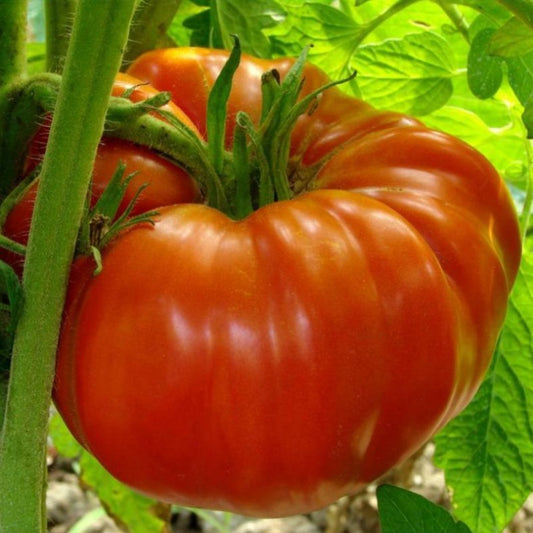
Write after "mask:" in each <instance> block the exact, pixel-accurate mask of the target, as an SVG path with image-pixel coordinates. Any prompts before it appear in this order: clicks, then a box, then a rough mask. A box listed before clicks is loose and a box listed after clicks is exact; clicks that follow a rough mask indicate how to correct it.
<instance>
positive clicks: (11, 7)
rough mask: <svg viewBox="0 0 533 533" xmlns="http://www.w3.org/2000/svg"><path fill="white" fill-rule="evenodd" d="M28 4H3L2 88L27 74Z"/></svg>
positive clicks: (0, 34) (0, 28) (0, 32)
mask: <svg viewBox="0 0 533 533" xmlns="http://www.w3.org/2000/svg"><path fill="white" fill-rule="evenodd" d="M27 10H28V8H27V2H26V1H24V0H17V1H16V2H2V23H1V24H0V87H5V86H7V85H9V84H10V83H11V82H12V81H15V80H17V79H18V78H21V77H23V76H24V75H25V74H26V39H27V35H26V25H27V18H26V17H27Z"/></svg>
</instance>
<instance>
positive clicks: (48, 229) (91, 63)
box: [0, 0, 135, 533]
mask: <svg viewBox="0 0 533 533" xmlns="http://www.w3.org/2000/svg"><path fill="white" fill-rule="evenodd" d="M8 3H9V4H18V3H19V2H8ZM134 6H135V0H122V1H121V2H103V3H101V4H100V5H99V9H94V2H92V1H91V0H80V2H79V5H78V10H77V13H76V18H75V21H74V27H73V32H72V36H71V43H70V47H69V50H68V53H67V58H66V62H65V69H64V75H63V79H62V82H61V88H60V92H59V97H58V101H57V105H56V111H55V113H54V118H53V121H52V129H51V133H50V140H49V143H48V146H47V151H46V155H45V158H44V162H43V168H42V173H41V177H40V180H41V181H40V185H39V191H38V195H37V201H36V204H35V209H34V213H33V222H32V227H31V231H30V236H29V241H28V248H27V254H26V263H25V270H24V277H23V290H24V306H23V309H22V312H21V316H20V320H19V323H18V327H17V330H16V333H15V339H14V347H13V357H12V364H11V369H10V383H9V388H8V397H7V402H6V409H5V420H4V425H3V430H2V435H1V438H0V530H1V531H28V532H29V531H31V532H35V533H37V532H44V531H46V520H45V507H44V501H45V498H44V496H45V479H46V469H45V452H46V436H47V432H46V430H47V424H48V414H49V413H48V410H49V404H50V394H51V388H52V382H53V376H54V363H55V353H56V349H57V340H58V336H59V327H60V323H61V313H62V307H63V302H64V298H65V292H66V285H67V279H68V272H69V265H70V262H71V260H72V256H73V253H74V247H75V242H76V237H77V233H78V229H79V225H80V220H81V217H82V213H83V209H84V204H85V198H86V194H87V189H88V186H89V181H90V175H91V170H92V166H93V163H94V158H95V155H96V149H97V146H98V143H99V140H100V137H101V134H102V131H103V126H104V118H105V113H106V109H107V105H108V102H109V95H110V93H111V88H112V85H113V82H114V78H115V75H116V72H117V71H118V68H119V65H120V61H121V57H122V50H123V49H124V47H125V44H126V40H127V34H128V28H129V24H130V21H131V17H132V14H133V9H134ZM95 28H98V30H99V31H97V32H95V31H94V29H95Z"/></svg>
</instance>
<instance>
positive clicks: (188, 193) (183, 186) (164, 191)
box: [2, 73, 200, 271]
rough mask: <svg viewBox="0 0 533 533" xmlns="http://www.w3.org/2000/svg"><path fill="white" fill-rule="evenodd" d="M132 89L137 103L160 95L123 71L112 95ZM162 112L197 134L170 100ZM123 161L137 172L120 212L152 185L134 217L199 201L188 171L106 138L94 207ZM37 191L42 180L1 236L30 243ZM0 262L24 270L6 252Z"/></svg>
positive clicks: (29, 164)
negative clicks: (168, 113)
mask: <svg viewBox="0 0 533 533" xmlns="http://www.w3.org/2000/svg"><path fill="white" fill-rule="evenodd" d="M132 87H135V89H134V90H133V91H132V92H131V94H130V95H129V98H130V100H132V101H133V102H140V101H142V100H146V99H147V98H150V97H151V96H154V95H156V94H157V93H158V92H159V91H157V90H156V89H154V88H153V87H152V86H150V85H147V84H144V83H143V82H141V81H139V80H137V79H136V78H134V77H132V76H129V75H127V74H122V73H119V74H118V75H117V78H116V81H115V84H114V86H113V92H112V95H113V96H121V95H122V94H124V92H125V91H126V90H128V89H130V88H132ZM162 109H164V110H165V111H168V112H170V113H172V114H173V115H174V116H175V117H176V118H178V119H179V120H181V121H182V122H184V123H185V124H186V125H187V126H189V127H190V128H191V129H192V130H193V131H195V132H197V133H198V135H199V132H198V130H197V128H196V127H195V126H194V124H193V123H192V122H191V120H190V119H189V118H188V117H187V115H186V114H185V113H184V112H183V111H182V110H181V109H180V108H179V107H178V106H176V105H175V104H174V103H172V102H169V103H168V104H166V105H165V106H163V108H162ZM50 124H51V119H50V117H46V119H45V121H44V123H43V125H42V126H41V127H40V128H39V130H38V131H37V133H36V134H35V136H34V138H33V139H32V141H31V143H30V146H29V150H28V154H27V158H26V164H25V173H28V172H31V171H33V170H34V169H35V168H36V166H37V165H38V164H39V163H40V162H41V161H42V159H43V157H44V152H45V150H46V143H47V141H48V135H49V132H50ZM119 163H123V164H124V165H125V174H124V175H125V176H127V175H128V174H131V173H135V176H134V177H133V178H132V179H131V181H130V183H129V185H128V187H127V189H126V192H125V194H124V197H123V199H122V202H121V204H120V207H119V210H118V214H121V213H122V212H123V211H124V209H125V208H126V207H127V206H128V204H129V203H130V202H131V201H132V200H133V198H134V197H135V195H136V194H137V192H138V191H139V188H141V187H142V186H143V185H148V186H147V187H146V188H145V189H144V190H143V191H142V192H141V194H140V195H139V197H138V198H137V200H136V202H135V205H134V207H133V210H132V212H131V215H132V216H135V215H138V214H140V213H144V212H146V211H150V210H152V209H155V208H157V207H160V206H164V205H172V204H178V203H187V202H197V201H198V200H199V199H200V192H199V189H198V187H197V185H196V182H195V181H194V180H193V179H192V178H190V177H189V176H188V175H187V174H186V173H185V171H184V170H182V169H181V168H180V167H178V166H177V165H175V164H174V163H172V162H171V161H169V160H167V159H165V158H164V157H163V156H162V155H161V154H159V153H157V152H155V151H153V150H151V149H150V148H147V147H145V146H141V145H137V144H134V143H132V142H129V141H125V140H122V139H117V138H112V137H103V138H102V141H101V142H100V145H99V147H98V151H97V154H96V159H95V162H94V167H93V174H92V186H91V205H94V204H95V203H96V201H97V199H98V198H99V197H100V196H101V194H102V192H103V191H104V189H105V188H106V186H107V184H108V183H109V181H110V179H111V177H112V176H113V174H114V172H115V170H116V169H117V166H118V165H119ZM37 189H38V180H37V181H35V182H34V183H33V184H32V185H31V186H29V187H28V189H27V190H26V191H25V192H24V193H23V195H22V198H21V199H20V200H19V201H18V202H17V204H16V205H15V206H14V207H13V208H12V209H11V211H10V212H9V213H8V215H7V217H6V219H5V221H4V224H3V226H2V233H3V234H4V235H5V236H6V237H9V238H10V239H12V240H14V241H16V242H19V243H21V244H24V245H25V244H26V243H27V241H28V235H29V231H30V224H31V217H32V213H33V205H34V203H35V198H36V195H37ZM2 259H4V260H5V261H6V262H8V263H9V264H11V265H12V266H14V267H15V268H16V270H17V271H20V270H21V268H22V263H23V259H22V257H20V256H15V255H13V254H10V253H8V252H5V251H2Z"/></svg>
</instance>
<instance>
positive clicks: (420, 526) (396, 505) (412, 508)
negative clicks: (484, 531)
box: [377, 485, 470, 533]
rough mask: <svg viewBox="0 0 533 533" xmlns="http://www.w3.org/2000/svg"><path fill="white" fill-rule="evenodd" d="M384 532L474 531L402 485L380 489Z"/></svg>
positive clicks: (461, 532)
mask: <svg viewBox="0 0 533 533" xmlns="http://www.w3.org/2000/svg"><path fill="white" fill-rule="evenodd" d="M377 497H378V509H379V518H380V521H381V531H382V533H415V532H416V533H418V532H420V533H421V532H422V531H423V532H424V533H470V530H469V529H468V527H467V526H466V525H465V524H463V523H462V522H456V521H455V520H454V519H453V517H452V516H451V515H450V514H449V513H448V512H447V511H446V510H445V509H443V508H442V507H439V506H438V505H435V504H434V503H433V502H430V501H429V500H426V498H424V497H422V496H420V495H419V494H415V493H414V492H410V491H408V490H405V489H400V488H399V487H393V486H391V485H381V486H380V487H378V489H377Z"/></svg>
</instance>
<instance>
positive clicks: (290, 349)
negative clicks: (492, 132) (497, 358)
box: [54, 49, 521, 516]
mask: <svg viewBox="0 0 533 533" xmlns="http://www.w3.org/2000/svg"><path fill="white" fill-rule="evenodd" d="M221 54H222V53H221V52H220V51H201V50H200V49H192V50H181V51H179V52H178V51H159V53H155V52H153V53H149V54H148V55H147V58H148V59H146V58H144V56H143V57H141V58H140V60H139V61H138V62H137V63H135V64H134V65H133V67H132V69H131V71H132V72H134V73H135V74H136V75H138V76H139V77H140V78H142V79H146V78H144V77H143V75H142V72H139V70H138V69H140V67H139V65H142V66H143V68H145V69H148V68H150V69H151V71H150V72H149V75H150V76H151V77H153V80H152V79H151V80H150V81H151V82H153V83H154V85H155V86H156V87H157V88H158V89H160V90H171V89H172V88H171V87H170V86H162V85H161V84H160V81H161V80H163V81H164V79H163V78H164V74H165V73H168V74H169V79H172V76H173V75H174V74H175V71H172V72H170V70H171V67H172V60H174V61H175V62H176V65H175V67H174V68H175V69H176V71H178V70H179V71H180V72H188V74H187V77H184V78H182V80H181V82H180V83H182V85H180V87H181V90H182V93H181V94H182V95H183V97H184V98H187V96H188V95H189V96H190V98H191V99H194V100H191V101H192V102H193V103H194V105H195V106H196V105H198V106H200V103H199V102H200V101H203V100H202V99H203V94H204V92H203V91H204V89H205V87H206V85H207V86H208V85H209V83H210V82H209V81H206V80H208V77H207V74H206V72H211V71H210V70H209V69H210V68H211V67H212V65H215V66H216V68H219V66H217V65H221V60H220V55H221ZM181 57H186V58H190V57H192V58H193V59H194V60H193V61H190V60H189V59H187V60H186V61H184V64H185V66H184V65H183V64H182V63H180V61H181V59H179V58H181ZM176 58H178V59H179V61H178V59H176ZM250 63H251V64H250ZM288 63H290V62H287V64H288ZM263 64H264V62H263V63H262V62H260V61H258V60H255V59H253V58H248V57H247V56H244V57H243V61H242V63H241V67H240V68H242V69H243V70H242V71H240V72H242V74H239V71H238V76H242V77H241V78H239V77H237V79H238V80H241V82H242V83H244V82H247V83H248V86H247V90H246V91H244V89H241V87H244V85H243V86H241V85H239V84H237V85H236V88H237V89H236V90H237V92H235V93H234V94H233V95H232V98H234V99H235V100H231V99H230V102H233V103H232V105H235V106H236V105H238V104H239V101H238V98H239V95H240V93H239V91H241V92H243V91H244V92H246V94H245V95H243V100H242V104H243V106H242V107H243V108H244V110H245V111H247V112H250V111H253V112H255V113H256V114H255V115H253V114H252V116H255V118H256V119H257V116H258V115H257V113H258V110H259V109H260V103H259V100H255V101H254V99H253V98H256V96H254V95H255V93H254V90H253V89H252V88H251V87H252V86H253V84H254V83H257V82H258V81H259V74H258V72H259V66H261V65H263ZM191 65H192V66H191ZM258 65H259V66H258ZM280 65H281V66H280ZM283 65H285V63H284V62H283V60H282V61H279V62H278V61H273V62H267V63H266V64H265V66H266V67H272V66H276V67H277V68H279V70H280V71H282V68H285V67H283ZM180 69H185V70H180ZM187 69H192V71H191V72H189V70H187ZM194 69H196V71H197V73H196V74H194ZM147 72H148V70H147ZM306 72H307V75H306V80H308V81H309V83H308V85H307V89H309V88H310V87H311V86H312V85H313V83H315V82H316V84H317V85H322V84H323V83H324V81H325V77H324V75H323V74H322V73H321V72H320V71H319V70H318V69H314V67H310V66H309V67H307V70H306ZM209 75H210V76H211V74H209ZM147 76H148V75H147ZM160 78H161V79H160ZM209 79H210V78H209ZM313 80H314V81H313ZM167 81H168V80H167ZM161 83H162V82H161ZM195 84H198V85H197V86H196V90H194V89H195V87H194V85H195ZM175 97H176V98H177V96H175ZM257 98H258V97H257ZM178 105H180V107H181V106H182V103H181V102H179V101H178ZM184 109H186V107H184ZM186 110H187V109H186ZM254 110H255V111H254ZM196 112H197V115H196V118H195V117H194V116H191V118H192V119H193V121H194V122H195V124H196V125H197V126H198V129H199V130H200V131H201V132H202V131H204V128H205V124H204V123H203V122H202V120H203V119H202V116H201V110H197V111H196ZM198 117H199V118H198ZM231 120H232V118H231V116H230V118H229V125H230V126H231ZM314 120H316V123H314V122H313V121H314ZM230 130H231V128H230ZM292 140H293V153H294V154H297V153H298V154H299V155H301V156H302V161H303V162H304V164H310V163H312V162H315V161H317V160H318V159H320V158H321V157H322V156H323V155H324V154H330V155H331V158H330V159H329V160H328V161H327V163H326V164H325V165H324V166H323V167H322V168H321V170H320V172H319V174H318V176H317V177H316V179H315V180H314V181H313V182H312V183H310V184H309V185H308V189H309V190H308V191H306V192H304V193H302V194H300V195H298V196H296V197H295V198H294V199H293V200H290V201H284V202H278V203H274V204H270V205H267V206H265V207H262V208H261V209H259V210H257V211H255V212H254V213H252V214H251V215H250V216H248V217H246V218H244V219H243V220H240V221H233V220H231V219H229V218H228V217H226V216H225V215H223V214H221V213H220V212H218V211H216V210H215V209H212V208H210V207H207V206H204V205H193V204H186V205H184V204H182V205H176V206H173V207H167V208H163V209H161V210H160V215H159V216H158V217H157V218H156V219H155V225H154V226H149V225H147V224H145V225H138V226H135V227H134V228H131V229H130V230H129V231H127V232H124V233H122V234H120V235H119V236H118V237H117V238H116V239H115V240H114V241H112V242H111V243H110V245H109V246H108V247H106V248H105V249H104V250H103V265H104V268H103V271H102V273H101V274H99V275H98V276H96V277H95V276H93V270H94V265H93V263H92V261H91V260H90V259H88V258H80V259H78V260H77V261H76V262H75V263H74V265H73V274H72V277H71V281H70V286H69V291H68V299H67V303H66V307H65V318H64V324H63V327H62V332H61V338H60V346H59V350H58V359H57V374H56V382H55V386H54V399H55V402H56V405H57V407H58V409H59V411H60V413H61V414H62V416H63V418H64V419H65V422H66V423H67V425H68V426H69V428H70V429H71V431H72V432H73V434H74V435H75V437H76V438H77V439H78V440H79V441H80V442H81V443H82V445H83V446H85V447H86V448H87V449H88V450H90V451H91V452H92V453H93V454H94V455H95V456H96V457H97V458H98V459H99V460H100V462H101V463H102V464H103V465H104V466H105V467H106V468H107V469H109V471H110V472H111V473H112V474H114V475H115V476H116V477H117V478H118V479H120V480H122V481H123V482H125V483H127V484H128V485H130V486H132V487H134V488H135V489H137V490H139V491H140V492H143V493H146V494H148V495H151V496H153V497H156V498H158V499H161V500H164V501H171V502H175V503H178V504H183V505H191V506H197V507H208V508H216V509H224V510H230V511H234V512H239V513H242V514H249V515H257V516H281V515H290V514H296V513H302V512H309V511H310V510H313V509H317V508H320V507H323V506H325V505H327V504H328V503H330V502H332V501H333V500H335V499H336V498H338V497H340V496H342V495H343V494H346V493H351V492H354V491H356V490H357V489H358V488H360V487H361V486H362V485H364V484H366V483H368V482H370V481H372V480H373V479H375V478H376V477H378V476H379V475H381V474H383V473H384V472H386V471H387V470H388V469H389V468H390V467H392V466H394V465H395V464H398V463H399V462H401V461H402V460H403V459H405V458H406V457H408V456H409V455H410V454H411V453H413V452H414V451H415V450H416V449H417V448H419V447H420V446H421V445H422V444H423V443H424V442H425V441H427V439H429V438H430V437H431V436H432V435H433V434H434V433H435V432H436V431H437V430H438V429H439V428H441V427H442V426H443V425H444V424H445V423H446V422H447V421H448V420H450V418H451V417H453V416H454V415H455V414H457V413H458V412H459V411H460V410H461V409H462V408H463V407H464V406H465V405H466V404H467V403H468V401H469V400H470V399H471V398H472V396H473V395H474V393H475V392H476V390H477V389H478V387H479V384H480V382H481V379H482V377H483V374H484V372H485V371H486V369H487V367H488V365H489V363H490V359H491V354H492V351H493V349H494V346H495V343H496V339H497V336H498V333H499V331H500V328H501V325H502V323H503V319H504V315H505V310H506V306H507V299H508V295H509V291H510V289H511V286H512V284H513V281H514V279H515V276H516V272H517V269H518V264H519V262H520V250H521V244H520V233H519V229H518V223H517V219H516V215H515V212H514V208H513V205H512V201H511V199H510V196H509V194H508V192H507V190H506V189H505V186H504V184H503V182H502V180H501V179H500V177H499V176H498V174H497V173H496V171H495V170H494V169H493V168H492V166H491V165H490V164H489V162H488V161H487V160H486V159H485V158H484V157H483V156H481V155H480V154H479V153H478V152H476V151H475V150H473V149H472V148H470V147H468V146H467V145H465V144H464V143H462V142H461V141H459V140H457V139H454V138H453V137H450V136H449V135H446V134H443V133H439V132H435V131H432V130H429V129H427V128H425V127H424V126H423V125H422V124H421V123H420V122H419V121H417V120H415V119H411V118H409V117H404V116H402V115H399V114H397V113H390V112H381V111H377V110H375V109H372V108H371V107H370V106H368V104H365V103H363V102H361V101H359V100H357V99H354V98H350V97H347V96H345V95H342V94H341V93H340V91H338V90H337V89H328V91H326V93H324V95H323V97H322V98H321V99H320V102H319V104H318V108H317V109H316V111H315V112H314V113H313V114H312V115H311V116H305V117H303V120H301V121H300V123H299V125H298V126H297V129H296V131H295V132H294V134H293V138H292ZM332 150H334V153H331V152H332Z"/></svg>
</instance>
